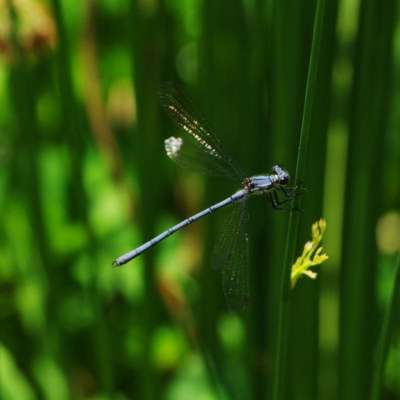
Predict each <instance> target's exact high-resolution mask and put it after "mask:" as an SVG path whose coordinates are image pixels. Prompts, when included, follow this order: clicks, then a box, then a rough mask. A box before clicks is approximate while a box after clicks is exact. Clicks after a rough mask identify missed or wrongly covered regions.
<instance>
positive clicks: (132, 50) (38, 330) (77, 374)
mask: <svg viewBox="0 0 400 400" xmlns="http://www.w3.org/2000/svg"><path fill="white" fill-rule="evenodd" d="M324 3H325V2H324V1H316V0H303V1H288V0H283V1H281V0H279V1H278V0H275V1H259V0H242V1H239V0H234V1H230V2H228V1H221V0H165V1H162V0H136V1H133V0H132V1H130V0H99V1H96V0H87V1H76V2H71V1H67V0H63V1H59V0H53V1H47V2H45V1H39V0H25V1H16V0H15V1H13V0H4V1H2V2H0V52H1V55H2V58H1V61H0V187H1V190H0V318H1V319H0V398H1V399H5V400H8V399H12V400H14V399H15V400H25V399H27V400H30V399H52V400H54V399H118V400H119V399H121V400H124V399H140V400H141V399H143V400H147V399H173V400H175V399H177V400H180V399H191V400H198V399H199V400H200V399H201V400H203V399H205V400H208V399H210V400H211V399H244V400H250V399H272V398H274V399H278V398H281V399H283V398H285V399H298V400H304V399H307V400H308V399H328V400H329V399H352V400H354V399H363V400H365V399H367V398H370V396H371V398H381V399H399V398H400V335H399V331H400V330H399V327H400V324H399V323H398V322H397V321H398V318H397V320H395V321H396V323H395V324H394V325H393V326H392V328H391V330H390V332H389V338H390V346H389V352H388V357H387V358H385V363H384V366H383V367H384V368H383V370H382V374H383V375H382V376H383V378H382V390H381V391H380V393H379V394H378V395H376V396H375V397H373V395H372V389H371V387H372V382H373V380H374V379H376V376H377V375H379V371H378V372H377V370H376V364H375V363H376V350H377V344H378V341H379V337H380V336H381V332H382V323H383V320H384V315H385V313H386V310H387V307H388V304H390V296H391V293H392V288H393V283H394V277H393V273H394V264H395V258H396V253H397V252H398V250H399V247H400V180H399V176H400V133H399V129H400V79H399V71H400V23H399V22H400V20H399V7H398V2H397V1H395V0H379V1H378V0H364V1H355V0H342V1H336V0H332V1H327V2H326V4H324ZM317 5H318V6H319V7H320V8H319V10H320V11H321V16H322V19H320V22H321V23H322V25H321V27H322V29H321V30H319V31H317V33H316V34H317V35H318V38H319V40H320V42H321V47H320V48H319V49H318V53H317V54H318V59H317V60H316V63H315V64H314V66H315V67H316V73H317V75H316V86H315V88H314V89H312V96H313V102H312V109H311V121H310V130H309V136H308V139H307V141H306V143H305V146H306V148H307V156H306V158H305V161H306V168H305V171H304V176H303V173H301V176H295V170H296V162H297V153H298V148H299V141H300V132H301V128H302V120H303V108H304V99H305V95H306V87H307V76H308V69H309V63H310V52H311V46H312V41H313V32H314V21H315V15H316V9H317ZM314 38H315V36H314ZM165 80H171V81H176V82H179V83H180V84H181V85H182V86H183V87H184V89H185V91H186V92H187V93H189V94H190V96H191V97H192V98H193V99H194V101H195V104H196V105H197V107H198V108H199V109H200V110H201V112H202V113H203V114H204V115H205V117H206V118H207V120H208V121H209V122H210V125H211V126H212V127H213V128H214V130H215V132H216V133H217V134H218V135H219V137H220V138H221V140H222V142H223V143H224V144H225V146H226V147H227V148H228V149H229V151H230V152H231V153H232V154H233V155H234V156H235V157H236V158H237V159H238V161H239V162H240V163H241V165H242V167H243V168H244V170H245V171H248V174H249V175H254V174H257V173H264V174H265V173H269V171H270V168H271V166H272V165H275V164H279V165H282V166H283V167H284V168H285V169H287V170H288V171H290V173H291V176H292V180H293V181H295V182H296V181H301V180H304V181H305V184H304V186H305V187H307V189H308V191H307V193H306V194H305V195H304V196H302V198H301V199H299V200H298V201H297V200H296V204H297V205H298V206H300V204H301V208H304V209H305V210H306V211H305V212H304V213H299V215H298V218H299V224H298V231H297V234H296V238H297V239H296V254H297V255H300V254H301V252H302V248H303V246H304V244H305V242H306V241H307V240H309V239H310V234H311V231H310V230H311V224H312V223H313V222H315V221H317V220H319V219H320V218H321V217H323V218H324V219H326V221H327V230H326V234H325V236H324V250H323V252H326V253H327V254H328V256H329V260H328V261H327V262H326V263H324V264H323V265H322V266H320V267H317V268H315V271H316V272H318V277H317V279H316V280H311V279H308V278H303V279H301V280H300V281H299V282H298V283H297V285H296V287H295V289H294V290H293V291H292V293H291V297H290V300H289V301H290V303H289V304H290V316H289V325H288V327H287V328H288V338H287V341H286V342H285V343H284V349H285V350H286V352H285V354H284V355H283V356H284V359H285V364H284V371H283V372H284V373H282V371H280V372H277V368H276V365H277V360H276V357H277V343H278V341H279V340H278V339H279V336H278V318H279V310H280V308H279V304H280V303H281V301H282V299H281V298H280V295H279V293H280V292H279V287H280V284H281V280H282V271H283V262H284V252H285V243H286V235H287V230H288V221H289V213H283V212H274V211H273V210H272V208H271V207H270V204H268V202H267V198H266V196H263V197H261V196H260V197H256V198H255V199H253V198H252V199H251V200H250V224H249V225H250V229H249V238H250V239H249V240H250V260H251V265H250V267H251V272H250V273H251V277H250V283H251V297H250V302H249V306H248V307H247V309H246V311H245V312H244V313H243V314H242V315H241V316H239V317H237V316H233V315H231V314H229V312H228V310H227V308H226V306H225V302H224V298H223V293H222V285H221V276H220V273H219V272H215V271H213V270H212V268H211V265H210V259H211V252H212V246H213V242H214V239H215V238H216V235H217V233H218V230H219V228H220V226H221V223H222V222H223V220H224V218H225V217H226V216H227V214H228V213H229V210H226V209H225V210H221V211H219V212H217V213H215V214H213V215H211V216H208V217H206V218H204V219H202V220H200V221H198V222H196V223H195V224H193V225H191V226H188V227H186V228H185V229H184V230H182V231H179V232H178V233H176V234H175V235H173V236H171V237H170V238H168V239H167V240H165V241H164V242H162V243H161V244H159V245H158V246H156V247H155V248H153V249H151V250H149V251H148V252H146V253H144V254H143V255H142V256H140V257H139V258H137V259H135V260H134V261H132V262H131V263H129V264H127V265H125V266H123V267H121V268H118V269H112V268H111V262H112V261H113V260H114V259H116V258H117V257H119V256H121V255H122V254H125V253H126V252H128V251H130V250H132V249H134V248H136V247H137V246H139V245H141V244H142V243H144V242H145V241H147V240H149V239H151V238H152V237H154V236H156V235H157V234H158V233H160V232H162V231H163V230H165V229H167V228H169V227H171V226H172V225H174V224H175V223H178V222H179V221H181V220H183V219H185V218H187V217H188V216H190V215H193V214H195V213H197V212H199V211H201V210H202V209H204V208H206V207H208V206H210V205H212V204H215V203H217V202H219V201H221V200H223V199H225V198H226V197H228V196H229V195H231V194H232V193H233V192H234V191H236V190H237V189H238V188H237V187H235V185H232V183H231V182H226V181H225V180H223V179H219V178H215V179H214V178H207V177H202V176H198V175H196V174H193V173H190V172H187V171H184V170H182V169H179V168H178V167H177V166H176V165H175V164H173V163H172V162H171V161H170V159H169V158H168V157H167V156H166V154H165V152H164V140H165V139H166V138H168V137H169V136H172V135H174V136H176V135H178V133H177V130H176V128H175V127H174V125H173V124H172V122H171V121H169V120H168V118H167V117H166V116H165V115H164V112H163V110H162V108H161V106H160V105H159V103H158V99H157V89H158V86H159V85H160V83H161V82H163V81H165ZM309 94H310V93H309ZM293 245H294V243H293ZM290 262H291V263H292V262H294V260H290ZM398 284H399V285H400V282H398ZM284 301H288V299H284ZM398 308H399V305H398V304H397V309H398ZM397 315H398V314H397ZM277 381H280V382H281V386H282V387H283V391H281V392H280V393H279V394H277V393H276V391H275V392H274V387H276V382H277Z"/></svg>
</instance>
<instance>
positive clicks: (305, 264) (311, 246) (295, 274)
mask: <svg viewBox="0 0 400 400" xmlns="http://www.w3.org/2000/svg"><path fill="white" fill-rule="evenodd" d="M325 228H326V221H325V220H323V219H320V220H319V221H317V222H315V223H314V224H313V225H312V227H311V236H312V241H311V242H307V243H306V244H305V246H304V250H303V254H302V255H301V256H300V257H298V258H297V260H296V262H295V263H294V265H293V267H292V274H291V282H292V289H293V288H294V286H295V285H296V282H297V280H298V279H299V278H300V276H301V275H306V276H308V277H309V278H311V279H315V278H316V277H317V273H316V272H313V271H310V270H309V268H310V267H314V266H316V265H319V264H322V263H323V262H324V261H325V260H327V259H328V256H327V255H326V254H321V251H322V247H318V246H319V244H320V243H321V240H322V236H323V234H324V231H325Z"/></svg>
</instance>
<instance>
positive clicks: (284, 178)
mask: <svg viewBox="0 0 400 400" xmlns="http://www.w3.org/2000/svg"><path fill="white" fill-rule="evenodd" d="M289 179H290V178H289V175H288V174H285V175H283V176H282V177H281V178H280V179H279V184H280V185H282V186H283V185H287V184H288V182H289Z"/></svg>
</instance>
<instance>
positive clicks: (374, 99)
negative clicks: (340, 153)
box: [338, 0, 397, 400]
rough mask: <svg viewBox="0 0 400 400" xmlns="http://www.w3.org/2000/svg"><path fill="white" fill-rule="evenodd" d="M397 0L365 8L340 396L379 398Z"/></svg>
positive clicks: (352, 146) (347, 220)
mask: <svg viewBox="0 0 400 400" xmlns="http://www.w3.org/2000/svg"><path fill="white" fill-rule="evenodd" d="M396 3H397V2H395V1H393V0H385V1H377V0H367V1H364V2H361V3H360V15H359V21H360V22H359V30H358V36H357V43H356V48H355V57H354V80H353V88H352V98H351V104H350V107H349V108H350V111H351V114H350V118H349V125H350V132H349V146H348V159H347V171H346V198H345V212H344V223H343V250H342V251H343V257H342V260H343V261H342V266H341V293H340V297H341V298H340V348H339V386H338V388H339V398H340V399H343V400H346V399H352V400H354V399H366V398H369V397H370V395H371V383H372V376H373V372H374V371H373V367H372V365H373V356H374V351H375V346H376V344H377V342H378V329H377V327H378V326H379V324H380V315H379V312H378V306H377V299H376V274H377V263H376V261H375V260H376V259H377V252H376V235H375V230H376V221H377V219H378V217H379V214H380V212H382V211H381V210H382V201H383V198H382V196H380V195H379V193H378V192H377V186H376V182H379V181H380V180H381V179H382V174H383V162H384V159H385V154H384V152H383V146H382V145H381V144H382V137H383V136H385V133H386V131H387V127H388V120H389V118H388V115H389V110H390V99H391V92H392V84H391V72H392V63H393V36H394V26H395V15H396V12H395V8H396Z"/></svg>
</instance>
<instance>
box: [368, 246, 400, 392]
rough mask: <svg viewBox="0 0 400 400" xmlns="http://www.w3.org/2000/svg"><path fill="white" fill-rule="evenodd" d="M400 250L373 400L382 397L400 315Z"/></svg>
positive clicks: (384, 328) (383, 325)
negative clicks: (385, 374) (387, 363)
mask: <svg viewBox="0 0 400 400" xmlns="http://www.w3.org/2000/svg"><path fill="white" fill-rule="evenodd" d="M399 304H400V251H399V253H398V254H397V259H396V261H395V264H394V270H393V289H392V292H391V295H390V298H389V301H388V304H387V308H386V311H385V315H384V319H383V324H382V329H381V334H380V339H379V344H378V349H377V352H376V355H375V363H374V374H373V380H372V389H371V400H379V399H380V398H381V392H382V383H383V377H384V373H385V367H386V362H387V357H388V353H389V349H390V343H391V341H392V338H393V331H394V327H395V324H396V321H397V320H398V318H399V315H400V308H399Z"/></svg>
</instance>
